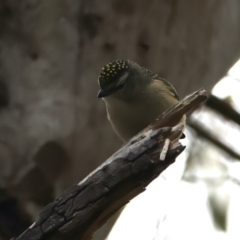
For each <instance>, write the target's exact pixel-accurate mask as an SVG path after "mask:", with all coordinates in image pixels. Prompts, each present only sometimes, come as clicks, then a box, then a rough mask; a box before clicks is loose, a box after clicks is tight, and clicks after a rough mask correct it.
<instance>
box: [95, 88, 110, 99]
mask: <svg viewBox="0 0 240 240" xmlns="http://www.w3.org/2000/svg"><path fill="white" fill-rule="evenodd" d="M112 93H113V92H112V91H111V90H103V89H101V90H99V92H98V95H97V97H98V98H103V97H107V96H109V95H111V94H112Z"/></svg>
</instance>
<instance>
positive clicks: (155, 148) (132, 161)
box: [17, 89, 207, 240]
mask: <svg viewBox="0 0 240 240" xmlns="http://www.w3.org/2000/svg"><path fill="white" fill-rule="evenodd" d="M206 98H207V96H206V92H205V90H204V89H200V90H198V91H196V92H194V93H193V94H191V95H189V96H187V97H186V98H185V99H183V100H181V101H180V102H179V103H178V104H177V105H175V106H174V107H172V108H171V109H169V110H168V111H166V112H165V113H163V114H162V115H161V116H159V118H158V119H157V120H156V121H155V122H154V123H152V124H151V125H149V127H147V128H146V129H144V130H143V131H142V132H140V133H139V134H138V135H136V136H135V137H133V138H132V139H131V140H130V141H129V142H128V143H127V144H125V145H124V146H123V147H122V148H121V149H120V150H118V151H117V152H116V153H115V154H113V156H112V157H110V158H109V159H108V160H106V161H105V162H104V163H103V164H102V165H101V166H99V167H98V168H97V169H96V170H95V171H93V172H92V173H91V174H89V175H88V176H87V177H86V178H85V179H84V180H83V181H81V182H80V183H79V184H77V185H75V186H72V187H71V188H69V189H67V190H66V191H65V192H64V193H63V194H62V195H61V196H60V197H59V198H57V199H56V200H55V201H54V202H53V203H50V204H49V205H47V206H46V207H45V208H44V209H43V211H42V212H41V213H40V215H39V217H38V219H37V221H36V222H35V223H34V224H33V225H32V226H30V227H29V228H28V229H27V230H26V231H25V232H24V233H23V234H22V235H20V236H19V237H18V238H17V240H29V239H31V240H35V239H44V240H50V239H51V240H53V239H83V240H87V239H91V238H92V234H93V233H94V232H95V231H96V230H97V229H98V228H99V227H100V226H101V225H103V224H104V223H105V222H106V221H107V219H108V218H110V217H111V216H112V215H113V214H114V213H115V212H116V211H118V210H119V209H120V208H121V207H122V206H124V205H125V204H126V203H127V202H129V201H130V200H131V199H132V198H134V197H135V196H137V195H138V194H140V193H141V192H143V191H144V190H145V188H146V186H147V185H148V184H149V183H150V182H151V181H152V180H153V179H155V178H156V177H157V176H158V175H159V174H160V173H161V172H163V171H164V170H165V169H166V168H167V167H168V166H169V165H171V164H172V163H173V162H174V161H175V158H176V157H177V156H178V155H179V154H180V153H181V152H182V151H183V150H184V148H185V147H184V146H182V145H181V144H180V143H179V141H178V140H179V138H180V136H181V134H182V131H183V127H184V126H183V125H182V124H178V123H179V121H180V119H181V118H182V116H183V115H184V114H186V113H187V112H188V111H189V110H191V109H193V108H195V107H196V106H198V105H199V104H200V103H201V102H203V101H204V100H205V99H206ZM99 144H101V140H99Z"/></svg>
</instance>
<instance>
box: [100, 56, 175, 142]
mask: <svg viewBox="0 0 240 240" xmlns="http://www.w3.org/2000/svg"><path fill="white" fill-rule="evenodd" d="M99 87H100V91H99V93H98V97H99V98H103V100H104V102H105V104H106V109H107V115H108V119H109V121H110V122H111V124H112V127H113V129H114V130H115V132H116V133H117V135H118V136H119V137H120V138H121V139H122V140H123V141H124V142H126V141H128V140H129V139H130V138H131V137H133V136H134V135H136V134H137V133H138V132H140V131H141V130H142V129H144V128H145V127H146V126H147V125H149V124H150V123H151V122H152V121H153V120H154V119H156V118H157V117H158V116H159V115H160V114H161V113H162V112H164V111H165V110H167V109H168V108H170V107H171V106H173V105H175V104H176V103H177V102H178V100H179V98H178V95H177V93H176V90H175V88H174V87H173V86H172V85H171V84H170V83H169V82H168V81H166V80H165V79H163V78H161V77H159V76H158V75H157V74H154V73H152V72H151V71H149V70H147V69H145V68H143V67H141V66H139V65H138V64H137V63H134V62H132V61H129V60H128V61H114V62H111V63H108V64H107V65H106V66H104V67H103V68H102V70H101V72H100V76H99Z"/></svg>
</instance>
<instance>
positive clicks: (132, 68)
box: [98, 60, 141, 98]
mask: <svg viewBox="0 0 240 240" xmlns="http://www.w3.org/2000/svg"><path fill="white" fill-rule="evenodd" d="M140 68H141V67H140V66H139V65H138V64H136V63H134V62H132V61H129V60H127V61H123V60H116V61H113V62H110V63H108V64H106V65H105V66H104V67H103V68H102V69H101V71H100V74H99V78H98V83H99V87H100V91H99V92H98V98H103V97H107V96H109V95H112V94H114V93H116V92H119V91H120V90H123V89H124V90H126V89H127V88H128V86H129V87H131V86H132V85H133V86H134V85H136V84H134V82H135V80H136V79H138V78H139V74H138V73H139V71H138V69H140Z"/></svg>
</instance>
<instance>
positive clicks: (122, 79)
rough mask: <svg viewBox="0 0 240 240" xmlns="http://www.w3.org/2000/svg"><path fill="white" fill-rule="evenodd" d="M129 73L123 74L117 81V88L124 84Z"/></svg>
mask: <svg viewBox="0 0 240 240" xmlns="http://www.w3.org/2000/svg"><path fill="white" fill-rule="evenodd" d="M128 75H129V73H128V72H125V73H124V74H123V75H122V76H121V77H120V78H119V80H118V83H117V86H120V85H122V84H124V83H125V81H126V79H127V77H128Z"/></svg>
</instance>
